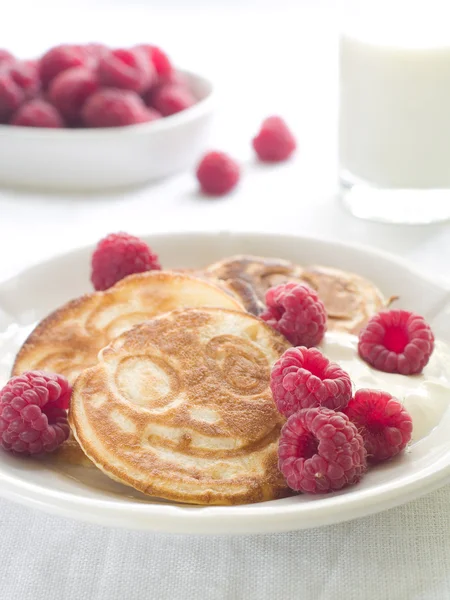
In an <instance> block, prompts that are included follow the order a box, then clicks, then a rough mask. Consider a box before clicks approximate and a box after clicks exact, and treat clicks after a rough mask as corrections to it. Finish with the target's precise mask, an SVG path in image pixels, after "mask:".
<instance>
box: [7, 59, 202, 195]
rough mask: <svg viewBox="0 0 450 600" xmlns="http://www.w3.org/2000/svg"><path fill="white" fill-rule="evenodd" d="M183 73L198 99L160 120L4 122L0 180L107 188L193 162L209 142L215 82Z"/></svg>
mask: <svg viewBox="0 0 450 600" xmlns="http://www.w3.org/2000/svg"><path fill="white" fill-rule="evenodd" d="M182 73H183V74H184V75H185V77H186V78H187V80H188V83H189V84H190V87H191V89H192V91H193V93H194V96H195V97H196V98H197V99H198V102H197V104H195V105H194V106H192V107H191V108H188V109H187V110H184V111H182V112H180V113H177V114H175V115H173V116H171V117H166V118H164V119H160V120H158V121H154V122H151V123H143V124H142V125H130V126H128V127H111V128H99V129H45V128H38V127H13V126H10V125H2V126H0V186H8V187H27V188H40V189H47V190H62V191H64V190H67V191H88V190H103V189H111V188H117V187H127V186H134V185H139V184H144V183H146V182H148V181H150V180H152V179H159V178H162V177H165V176H167V175H171V174H173V173H176V172H178V171H181V170H184V169H187V168H189V167H191V166H192V165H193V164H194V162H195V161H196V160H197V159H198V157H199V154H200V153H201V152H202V151H203V150H204V149H205V147H206V143H207V139H208V133H209V128H210V122H211V117H212V105H213V87H212V84H211V82H209V81H208V80H207V79H205V78H203V77H200V76H199V75H196V74H194V73H189V72H186V71H182Z"/></svg>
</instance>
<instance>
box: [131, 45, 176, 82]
mask: <svg viewBox="0 0 450 600" xmlns="http://www.w3.org/2000/svg"><path fill="white" fill-rule="evenodd" d="M136 48H137V49H139V50H142V51H143V52H144V53H145V55H146V56H147V59H148V60H149V62H150V63H151V64H152V65H153V67H154V69H155V71H156V73H157V75H158V76H159V77H160V78H161V77H167V76H170V75H171V74H172V72H173V66H172V63H171V62H170V60H169V57H168V56H167V54H166V53H165V52H163V51H162V50H161V48H158V47H157V46H151V45H150V44H139V45H138V46H136Z"/></svg>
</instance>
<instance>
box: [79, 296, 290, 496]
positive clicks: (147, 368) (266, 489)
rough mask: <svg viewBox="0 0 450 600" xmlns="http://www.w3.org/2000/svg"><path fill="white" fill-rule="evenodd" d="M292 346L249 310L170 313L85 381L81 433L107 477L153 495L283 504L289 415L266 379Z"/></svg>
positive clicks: (121, 340)
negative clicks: (280, 450)
mask: <svg viewBox="0 0 450 600" xmlns="http://www.w3.org/2000/svg"><path fill="white" fill-rule="evenodd" d="M288 347H289V344H288V343H287V342H286V340H285V339H284V338H283V337H282V336H281V335H279V334H278V333H277V332H275V331H274V330H273V329H271V328H270V327H269V326H268V325H266V324H265V323H264V322H262V321H260V320H259V319H257V318H256V317H254V316H252V315H249V314H247V313H244V312H239V311H233V310H225V309H220V308H192V309H184V310H177V311H173V312H171V313H166V314H164V315H161V316H159V317H156V318H155V319H152V320H151V321H146V322H145V323H142V324H140V325H137V326H136V327H134V328H133V329H131V330H129V331H127V332H125V333H123V334H122V335H121V336H119V337H118V338H116V339H115V340H113V341H112V342H111V344H110V345H109V346H107V347H106V348H105V349H104V350H102V352H101V353H100V355H99V362H98V363H97V365H96V366H94V367H92V368H90V369H87V370H86V371H84V372H83V373H82V374H81V375H80V376H79V377H78V379H77V381H76V383H75V387H74V391H73V395H72V401H71V408H70V412H69V420H70V423H71V426H72V429H73V431H74V433H75V436H76V438H77V439H78V441H79V443H80V445H81V446H82V448H83V450H84V451H85V452H86V454H87V455H88V456H89V458H90V459H91V460H92V461H93V462H94V463H95V464H96V465H97V466H98V467H99V468H100V469H101V470H102V471H104V472H105V473H106V474H107V475H108V476H110V477H111V478H113V479H115V480H117V481H120V482H122V483H124V484H126V485H129V486H132V487H134V488H136V489H137V490H140V491H141V492H144V493H145V494H149V495H152V496H157V497H160V498H165V499H168V500H173V501H177V502H187V503H193V504H243V503H250V502H260V501H263V500H271V499H274V498H279V497H282V496H285V495H287V494H288V489H287V487H286V484H285V482H284V479H283V477H282V476H281V474H280V472H279V470H278V467H277V446H278V438H279V433H280V428H281V426H282V424H283V421H284V419H283V417H282V416H281V415H280V414H279V413H278V411H277V409H276V406H275V404H274V402H273V399H272V394H271V391H270V387H269V381H270V369H271V366H272V364H273V363H274V362H275V361H276V360H277V359H278V358H279V356H280V355H281V354H282V353H283V352H284V350H286V348H288Z"/></svg>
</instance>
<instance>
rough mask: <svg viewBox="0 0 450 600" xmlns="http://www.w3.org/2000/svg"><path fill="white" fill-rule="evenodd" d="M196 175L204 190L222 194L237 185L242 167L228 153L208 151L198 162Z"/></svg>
mask: <svg viewBox="0 0 450 600" xmlns="http://www.w3.org/2000/svg"><path fill="white" fill-rule="evenodd" d="M196 176H197V179H198V182H199V183H200V187H201V190H202V192H204V193H205V194H208V195H210V196H222V195H224V194H227V193H228V192H230V191H231V190H232V189H233V188H234V187H236V185H237V183H238V181H239V178H240V168H239V165H238V163H237V162H236V161H235V160H234V159H233V158H231V156H228V154H225V153H224V152H215V151H214V152H208V153H207V154H205V155H204V156H203V158H202V159H201V161H200V163H199V164H198V166H197V170H196Z"/></svg>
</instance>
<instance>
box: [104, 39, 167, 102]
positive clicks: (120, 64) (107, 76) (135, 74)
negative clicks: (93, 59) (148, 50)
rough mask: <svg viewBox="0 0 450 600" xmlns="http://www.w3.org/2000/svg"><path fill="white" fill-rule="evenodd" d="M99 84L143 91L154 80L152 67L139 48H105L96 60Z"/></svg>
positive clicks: (154, 75) (154, 74)
mask: <svg viewBox="0 0 450 600" xmlns="http://www.w3.org/2000/svg"><path fill="white" fill-rule="evenodd" d="M98 78H99V81H100V83H101V85H104V86H110V87H115V88H120V89H124V90H132V91H134V92H143V91H145V90H146V89H147V88H149V87H150V86H151V85H152V83H154V81H155V80H156V73H155V70H154V67H153V66H152V65H151V64H150V63H149V62H148V60H147V59H146V57H145V56H144V54H143V53H142V52H141V51H139V50H136V49H135V50H124V49H122V48H119V49H117V50H107V51H105V52H104V53H103V54H102V55H101V56H100V58H99V61H98Z"/></svg>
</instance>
